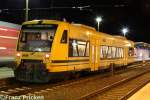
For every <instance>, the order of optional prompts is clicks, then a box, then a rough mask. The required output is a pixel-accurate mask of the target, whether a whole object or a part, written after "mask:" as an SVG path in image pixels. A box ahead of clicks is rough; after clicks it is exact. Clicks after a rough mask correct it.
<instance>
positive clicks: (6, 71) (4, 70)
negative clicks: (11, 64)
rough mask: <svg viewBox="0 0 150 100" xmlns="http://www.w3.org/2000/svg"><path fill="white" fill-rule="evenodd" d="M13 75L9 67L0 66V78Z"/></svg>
mask: <svg viewBox="0 0 150 100" xmlns="http://www.w3.org/2000/svg"><path fill="white" fill-rule="evenodd" d="M8 77H14V72H13V70H12V69H11V68H8V67H1V68H0V79H3V78H8Z"/></svg>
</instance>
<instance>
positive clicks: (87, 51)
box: [86, 42, 90, 57]
mask: <svg viewBox="0 0 150 100" xmlns="http://www.w3.org/2000/svg"><path fill="white" fill-rule="evenodd" d="M89 49H90V48H89V42H87V45H86V56H87V57H88V56H89Z"/></svg>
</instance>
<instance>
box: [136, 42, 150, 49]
mask: <svg viewBox="0 0 150 100" xmlns="http://www.w3.org/2000/svg"><path fill="white" fill-rule="evenodd" d="M135 46H136V47H138V48H150V44H149V43H145V42H135Z"/></svg>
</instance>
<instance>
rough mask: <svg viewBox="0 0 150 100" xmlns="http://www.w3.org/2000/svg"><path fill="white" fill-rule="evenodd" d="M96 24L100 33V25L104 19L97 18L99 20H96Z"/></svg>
mask: <svg viewBox="0 0 150 100" xmlns="http://www.w3.org/2000/svg"><path fill="white" fill-rule="evenodd" d="M96 22H97V29H98V31H99V25H100V23H101V22H102V17H97V18H96Z"/></svg>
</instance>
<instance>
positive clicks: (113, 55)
mask: <svg viewBox="0 0 150 100" xmlns="http://www.w3.org/2000/svg"><path fill="white" fill-rule="evenodd" d="M112 58H116V47H112Z"/></svg>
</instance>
